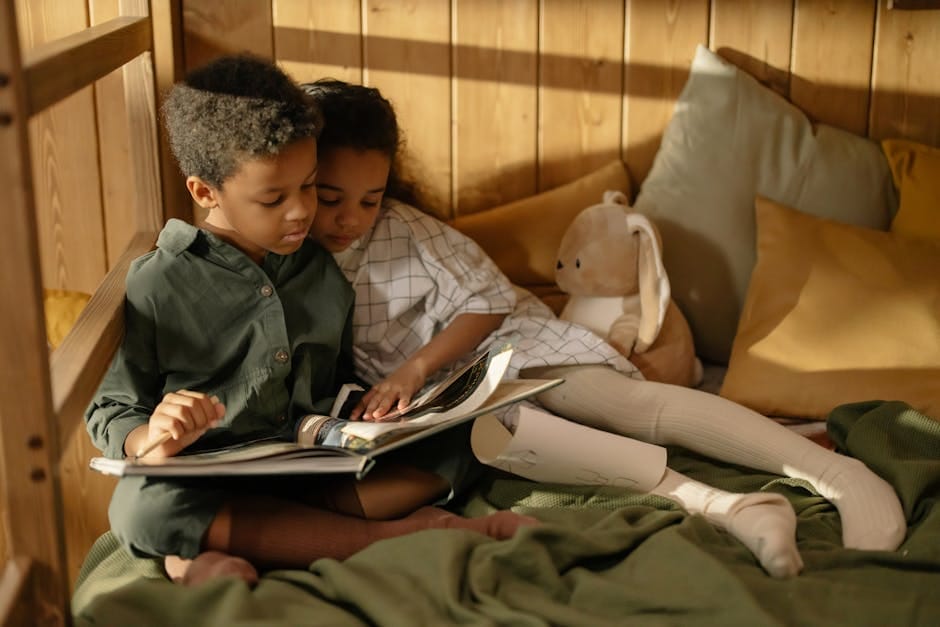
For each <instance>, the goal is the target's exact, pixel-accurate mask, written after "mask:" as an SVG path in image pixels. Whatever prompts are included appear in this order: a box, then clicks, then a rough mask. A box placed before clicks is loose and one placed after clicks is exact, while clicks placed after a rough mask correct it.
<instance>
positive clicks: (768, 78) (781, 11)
mask: <svg viewBox="0 0 940 627" xmlns="http://www.w3.org/2000/svg"><path fill="white" fill-rule="evenodd" d="M711 8H712V11H711V22H710V27H711V34H710V35H709V47H710V48H711V49H712V50H714V51H716V52H717V53H718V54H720V55H721V56H722V57H724V58H725V59H727V60H729V61H731V62H732V63H734V64H735V65H736V66H738V67H739V68H741V69H742V70H744V71H745V72H747V73H748V74H750V75H751V76H753V77H755V78H756V79H757V80H759V81H760V82H761V83H763V84H764V85H767V86H768V87H770V88H771V89H773V90H774V91H776V92H777V93H779V94H781V95H782V96H784V97H787V96H788V95H789V93H790V39H791V35H792V33H793V0H712V6H711Z"/></svg>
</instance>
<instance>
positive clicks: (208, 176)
mask: <svg viewBox="0 0 940 627" xmlns="http://www.w3.org/2000/svg"><path fill="white" fill-rule="evenodd" d="M163 118H164V122H165V124H166V129H167V133H168V135H169V140H170V147H171V148H172V150H173V154H174V155H175V156H176V160H177V162H178V163H179V167H180V170H181V171H182V172H183V175H184V176H198V177H200V178H201V179H203V180H204V181H205V182H207V183H209V184H210V185H212V186H214V187H217V188H221V187H222V184H223V183H224V181H225V180H226V179H228V178H229V177H230V176H232V175H234V174H235V173H236V172H237V171H238V168H239V167H240V166H241V164H242V162H243V161H244V160H245V159H250V158H256V157H264V156H268V155H275V154H277V153H279V152H280V151H281V150H282V149H283V148H284V147H285V146H286V145H287V144H290V143H292V142H294V141H297V140H299V139H305V138H307V137H318V136H319V134H320V131H321V129H322V127H323V116H322V115H321V113H320V110H319V108H318V107H317V105H316V103H315V102H313V101H312V99H311V98H310V97H308V96H307V95H306V94H305V93H304V91H303V90H302V89H300V87H299V86H298V85H297V84H296V83H295V82H294V81H292V80H291V79H290V77H288V76H287V74H285V73H284V72H283V71H282V70H281V69H280V68H278V67H277V66H276V65H275V64H274V63H272V62H269V61H267V60H265V59H262V58H260V57H256V56H253V55H249V54H239V55H230V56H224V57H220V58H218V59H216V60H214V61H212V62H210V63H208V64H206V65H204V66H202V67H200V68H198V69H196V70H194V71H192V72H190V73H189V74H187V75H186V77H185V79H184V80H183V81H182V82H181V83H178V84H176V85H175V86H174V87H173V89H172V90H171V91H170V93H169V95H168V96H167V99H166V102H165V103H164V105H163Z"/></svg>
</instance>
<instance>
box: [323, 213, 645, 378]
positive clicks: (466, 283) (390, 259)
mask: <svg viewBox="0 0 940 627" xmlns="http://www.w3.org/2000/svg"><path fill="white" fill-rule="evenodd" d="M336 260H337V262H338V263H339V265H340V268H341V269H342V270H343V273H344V274H345V275H346V278H347V279H348V280H349V281H350V283H352V285H353V288H354V289H355V292H356V303H355V312H354V314H353V334H354V337H353V344H354V346H355V348H354V352H355V360H356V373H357V374H358V375H359V376H360V377H362V378H363V379H364V380H365V381H366V382H368V383H370V384H375V383H377V382H378V381H381V380H382V379H384V378H385V377H387V376H388V375H389V374H391V373H392V372H394V371H395V370H396V369H397V368H398V367H399V366H401V364H402V363H404V361H405V360H406V359H407V358H408V357H409V356H410V355H412V354H414V353H415V352H416V351H417V350H418V349H420V348H421V347H422V346H424V345H425V344H427V343H428V342H429V341H430V340H431V339H432V338H433V337H434V335H436V334H437V333H438V332H440V331H441V330H442V329H443V328H444V327H446V326H447V325H448V324H450V323H451V322H452V321H453V319H454V318H456V317H457V316H458V315H460V314H463V313H508V314H510V315H508V316H507V317H506V319H505V321H504V322H503V324H502V326H501V327H500V328H499V329H497V330H496V331H494V332H493V333H492V334H490V336H489V337H488V338H487V339H486V340H484V341H483V343H481V345H480V348H481V350H482V349H484V348H487V347H488V346H489V345H491V344H492V343H493V342H503V341H506V340H509V339H511V340H512V341H513V344H514V352H513V357H512V362H511V364H510V367H509V372H508V373H507V377H516V376H518V374H519V370H521V369H524V368H530V367H536V366H550V365H551V366H557V365H569V364H570V365H575V364H608V365H611V366H613V367H614V368H616V369H617V370H620V371H621V372H624V373H626V374H628V375H630V376H633V377H635V378H642V375H640V373H639V371H638V370H637V369H636V367H634V366H633V364H632V363H630V362H629V361H628V360H627V359H626V358H624V357H623V355H621V354H620V353H619V352H617V350H616V349H614V348H613V347H612V346H610V345H609V344H607V343H606V342H605V341H604V340H602V339H601V338H600V337H598V336H597V335H595V334H594V333H592V332H591V331H588V330H587V329H585V328H583V327H580V326H577V325H574V324H571V323H568V322H564V321H562V320H559V319H558V318H557V317H556V316H555V315H554V313H553V312H552V311H551V310H550V309H549V308H548V307H547V306H546V305H545V304H544V303H542V302H541V301H540V300H539V299H537V298H536V297H535V296H533V295H532V294H530V293H529V292H527V291H526V290H523V289H521V288H517V287H514V286H513V285H512V284H511V283H510V282H509V279H507V278H506V276H505V275H504V274H503V273H502V271H501V270H500V269H499V268H498V267H497V266H496V264H495V263H493V261H492V260H491V259H490V258H489V257H488V256H487V255H486V253H485V252H483V250H482V249H481V248H480V247H479V246H478V245H477V244H476V242H474V241H473V240H472V239H470V238H468V237H467V236H465V235H463V234H461V233H459V232H458V231H456V230H455V229H453V228H451V227H450V226H448V225H446V224H444V223H443V222H441V221H439V220H437V219H436V218H433V217H431V216H429V215H427V214H424V213H422V212H420V211H419V210H417V209H415V208H414V207H410V206H408V205H405V204H402V203H399V202H396V201H394V200H386V201H385V202H384V203H383V207H382V209H381V213H380V215H379V217H378V219H377V220H376V223H375V225H374V226H373V228H372V230H371V231H370V232H369V233H367V234H366V235H364V236H363V237H362V238H361V239H360V240H359V241H357V242H356V243H355V244H353V245H352V246H351V247H350V248H349V249H347V250H346V251H344V252H342V253H339V254H337V255H336ZM469 357H470V356H468V358H469ZM459 365H462V364H455V365H454V367H457V366H459ZM446 374H447V372H441V373H438V375H437V376H435V377H433V378H432V379H429V380H428V384H432V383H435V382H437V381H439V380H440V379H441V378H443V377H444V376H446Z"/></svg>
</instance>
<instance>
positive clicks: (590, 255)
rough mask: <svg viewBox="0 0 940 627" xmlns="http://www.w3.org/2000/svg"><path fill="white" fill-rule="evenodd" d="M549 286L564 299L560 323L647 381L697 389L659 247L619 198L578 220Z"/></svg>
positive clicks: (697, 376) (691, 353) (613, 194)
mask: <svg viewBox="0 0 940 627" xmlns="http://www.w3.org/2000/svg"><path fill="white" fill-rule="evenodd" d="M555 280H556V282H557V283H558V286H559V287H560V288H561V289H562V291H564V292H566V293H567V294H568V295H569V299H568V303H567V304H566V305H565V308H564V309H563V310H562V312H561V316H560V317H561V318H562V319H563V320H568V321H569V322H574V323H576V324H580V325H581V326H584V327H587V328H588V329H591V330H592V331H594V332H595V333H597V334H598V335H600V336H601V337H603V338H606V339H607V341H608V342H609V343H610V344H611V345H612V346H613V347H614V348H616V349H617V350H618V351H620V352H621V353H623V355H624V356H626V357H627V358H628V359H630V361H631V362H633V363H634V365H636V366H637V367H638V368H639V369H640V372H642V373H643V376H644V377H645V378H646V379H649V380H653V381H660V382H664V383H674V384H677V385H686V386H692V385H697V384H698V383H699V382H700V381H701V378H702V365H701V362H699V361H698V359H697V358H696V357H695V348H694V345H693V342H692V333H691V330H690V329H689V325H688V322H687V321H686V319H685V317H684V316H683V315H682V313H681V312H680V311H679V308H678V307H677V306H676V304H675V302H674V301H673V300H672V298H671V295H670V291H669V278H668V277H667V275H666V270H665V268H664V267H663V262H662V253H661V239H660V236H659V232H658V231H657V229H656V228H655V227H654V226H653V224H652V222H650V220H649V219H648V218H647V217H646V216H644V215H642V214H640V213H637V212H635V211H632V209H631V208H630V207H628V205H627V197H626V196H625V195H624V194H623V193H622V192H618V191H608V192H605V193H604V197H603V202H601V203H600V204H597V205H592V206H590V207H588V208H586V209H584V210H583V211H582V212H581V213H579V214H578V215H577V216H576V217H575V219H574V220H573V221H572V223H571V225H570V226H569V227H568V230H567V231H566V232H565V234H564V236H563V237H562V240H561V244H560V246H559V249H558V259H557V263H556V265H555Z"/></svg>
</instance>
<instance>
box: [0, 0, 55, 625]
mask: <svg viewBox="0 0 940 627" xmlns="http://www.w3.org/2000/svg"><path fill="white" fill-rule="evenodd" d="M20 54H21V53H20V50H19V39H18V36H17V21H16V16H15V14H14V12H13V5H12V3H8V2H5V3H3V4H2V5H0V74H2V75H4V76H6V77H8V78H9V80H8V81H7V82H6V84H5V85H2V86H0V112H3V113H4V114H5V116H6V117H5V118H4V121H2V122H0V154H3V160H2V162H0V163H2V165H0V190H2V193H3V200H4V202H3V211H0V250H2V251H3V263H2V264H0V290H2V292H3V293H4V294H6V295H7V298H4V299H0V320H3V325H2V326H0V355H3V360H2V361H0V418H2V428H0V460H2V463H3V471H2V472H0V497H2V507H3V525H4V530H3V531H4V537H5V539H6V540H7V542H6V555H7V556H8V557H9V556H17V557H20V556H22V557H24V558H28V559H29V560H31V561H32V565H33V567H34V568H33V569H32V572H33V575H32V576H29V577H28V582H27V583H25V585H26V586H27V587H28V589H29V592H28V593H27V594H28V595H29V596H30V597H31V598H32V600H33V613H32V616H31V618H32V621H33V624H37V625H62V624H64V623H65V620H66V616H67V608H68V598H69V597H68V593H67V582H66V573H65V547H64V543H63V533H62V526H63V522H64V518H63V513H62V508H61V501H60V488H59V482H58V473H56V472H55V463H56V461H57V460H58V457H59V451H58V434H57V425H56V420H55V414H54V413H53V407H52V392H51V386H50V381H49V363H48V356H47V348H46V329H45V324H44V320H43V295H42V268H41V264H40V256H39V255H40V247H39V237H38V225H37V217H36V208H35V201H34V191H33V190H34V185H33V180H32V165H31V162H32V159H31V157H30V154H29V145H28V141H29V134H28V130H27V116H26V91H25V89H24V83H23V74H22V65H21V58H20ZM24 577H26V575H24Z"/></svg>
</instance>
